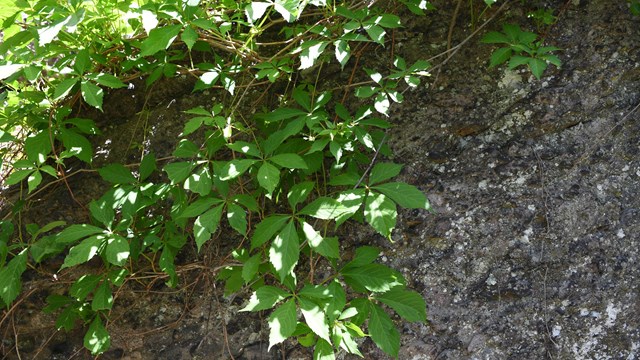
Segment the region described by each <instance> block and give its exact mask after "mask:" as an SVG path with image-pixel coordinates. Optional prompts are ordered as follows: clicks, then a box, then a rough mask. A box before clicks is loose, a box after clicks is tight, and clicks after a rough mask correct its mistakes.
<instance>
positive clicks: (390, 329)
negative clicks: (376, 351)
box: [369, 305, 400, 358]
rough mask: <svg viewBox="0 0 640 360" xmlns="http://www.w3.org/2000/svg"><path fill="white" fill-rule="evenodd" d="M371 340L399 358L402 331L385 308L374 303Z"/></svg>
mask: <svg viewBox="0 0 640 360" xmlns="http://www.w3.org/2000/svg"><path fill="white" fill-rule="evenodd" d="M369 334H370V335H371V340H373V342H375V343H376V345H378V347H380V349H382V351H384V352H386V353H387V354H389V355H391V356H393V357H395V358H397V357H398V351H399V350H400V333H399V332H398V330H397V329H396V327H395V325H394V324H393V321H391V318H389V315H387V313H386V312H384V310H383V309H382V308H381V307H380V306H378V305H373V308H372V309H371V317H370V318H369Z"/></svg>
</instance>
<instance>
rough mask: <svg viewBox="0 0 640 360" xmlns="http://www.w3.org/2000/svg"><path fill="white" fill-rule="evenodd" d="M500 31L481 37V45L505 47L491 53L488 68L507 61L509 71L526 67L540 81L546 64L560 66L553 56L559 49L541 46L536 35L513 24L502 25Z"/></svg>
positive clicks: (558, 60) (559, 62)
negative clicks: (501, 45)
mask: <svg viewBox="0 0 640 360" xmlns="http://www.w3.org/2000/svg"><path fill="white" fill-rule="evenodd" d="M502 31H503V32H497V31H491V32H489V33H487V34H485V35H484V36H483V37H482V40H481V41H482V42H483V43H486V44H504V45H505V46H503V47H501V48H499V49H497V50H495V51H494V52H493V54H492V55H491V59H490V61H489V67H494V66H498V65H500V64H502V63H505V62H507V61H508V66H509V69H514V68H516V67H518V66H521V65H526V66H528V67H529V70H531V73H532V74H533V75H534V76H535V77H536V78H537V79H540V77H541V76H542V73H543V72H544V71H545V70H546V68H547V67H548V64H553V65H555V66H556V67H560V66H561V64H562V63H561V61H560V59H559V58H558V57H557V56H556V55H554V54H553V52H554V51H558V50H560V49H559V48H557V47H555V46H543V45H542V41H541V40H539V39H538V35H537V34H536V33H532V32H528V31H523V30H522V29H521V28H520V26H518V25H513V24H503V25H502Z"/></svg>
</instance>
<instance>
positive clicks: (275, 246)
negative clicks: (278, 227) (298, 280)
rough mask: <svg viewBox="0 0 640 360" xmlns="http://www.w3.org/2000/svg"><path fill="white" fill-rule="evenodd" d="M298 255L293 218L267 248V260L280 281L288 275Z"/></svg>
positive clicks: (296, 235)
mask: <svg viewBox="0 0 640 360" xmlns="http://www.w3.org/2000/svg"><path fill="white" fill-rule="evenodd" d="M299 257H300V241H299V239H298V232H297V230H296V228H295V225H294V222H293V220H292V221H290V222H289V223H288V224H287V225H286V226H285V227H284V229H282V231H281V232H280V233H279V234H278V235H277V236H276V238H275V239H274V240H273V242H272V243H271V247H270V248H269V261H270V262H271V264H272V265H273V267H274V269H275V270H276V272H277V273H278V275H279V276H280V281H281V282H282V281H284V279H285V278H286V277H287V275H289V274H290V273H291V272H292V271H293V268H294V267H295V265H296V263H297V262H298V258H299Z"/></svg>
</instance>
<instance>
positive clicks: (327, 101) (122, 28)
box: [0, 0, 430, 359]
mask: <svg viewBox="0 0 640 360" xmlns="http://www.w3.org/2000/svg"><path fill="white" fill-rule="evenodd" d="M400 3H401V4H404V5H406V6H407V7H409V9H410V10H411V11H412V12H415V13H421V12H423V11H424V10H425V9H426V8H427V3H426V2H424V1H417V0H403V1H401V2H400ZM386 9H388V8H387V7H383V6H382V5H375V6H374V4H369V5H367V6H365V5H364V4H362V3H358V2H345V3H340V4H333V3H326V2H325V1H322V0H315V1H306V0H305V1H302V0H277V1H274V2H250V1H243V2H235V1H234V2H230V1H222V2H216V3H210V2H205V1H186V2H185V1H146V2H143V3H139V2H133V1H101V2H86V1H70V2H67V3H59V2H46V1H40V2H28V1H16V2H12V3H11V5H10V6H8V7H7V8H5V9H4V10H3V11H4V14H3V16H4V17H5V21H4V23H3V27H2V33H3V37H4V42H3V43H2V45H0V53H1V54H5V55H2V56H1V57H0V78H1V79H3V84H4V86H5V89H6V91H4V92H3V93H2V101H3V102H4V107H3V111H2V114H0V116H1V117H2V123H1V126H2V128H1V131H0V140H1V141H2V142H3V143H4V144H11V145H12V149H13V150H11V152H9V151H8V150H5V153H6V154H9V153H12V154H15V157H14V159H9V160H8V161H6V162H5V160H4V157H3V167H5V168H8V170H10V172H8V171H5V174H6V173H9V175H8V176H6V177H5V178H3V180H4V183H5V185H19V184H22V183H23V181H26V184H27V189H26V192H27V194H31V195H27V196H31V197H33V196H35V195H36V194H37V193H38V191H41V190H39V189H41V185H42V182H43V181H46V182H48V183H50V182H64V183H66V184H67V186H68V183H67V180H66V179H67V178H68V177H70V176H72V174H71V173H69V172H68V171H67V169H66V164H67V162H68V160H69V159H70V158H76V159H77V160H79V161H81V162H83V163H85V164H86V166H87V167H89V168H91V167H92V162H93V153H94V150H93V147H92V145H91V142H90V139H91V136H92V135H96V134H98V133H99V129H98V127H97V126H96V125H95V124H94V122H93V121H92V120H89V119H85V118H80V117H76V116H72V114H74V113H75V111H74V109H77V108H78V107H79V106H81V105H80V101H81V100H83V101H84V103H85V104H87V105H89V106H91V107H95V108H97V109H102V105H103V101H104V91H105V90H104V89H105V88H111V89H117V88H121V87H125V86H127V82H128V79H132V78H134V77H140V76H144V77H145V78H146V82H147V84H149V85H150V84H153V83H154V82H155V81H157V80H158V79H160V78H161V77H167V78H171V77H176V76H179V75H181V74H187V75H190V76H195V77H197V78H198V81H197V84H196V86H195V90H196V91H201V90H207V89H214V90H215V91H219V92H226V93H227V94H228V96H227V97H225V100H223V101H221V102H216V103H212V104H209V105H208V106H205V107H197V108H193V109H190V110H188V111H186V113H187V114H188V115H189V116H190V119H189V120H188V121H187V122H186V124H185V126H184V130H183V132H182V134H181V135H180V138H179V141H178V143H177V145H176V148H175V151H174V153H173V155H172V156H171V157H170V158H165V159H156V156H155V155H154V154H153V153H151V152H149V151H147V150H146V149H144V148H143V149H142V152H141V154H140V161H139V163H138V164H118V163H112V164H108V165H106V166H103V167H101V168H99V169H95V171H97V173H98V174H99V175H100V176H101V177H102V179H104V180H105V181H107V182H108V183H110V184H111V187H110V189H109V190H108V191H107V192H106V193H104V194H103V195H102V196H100V197H99V198H97V199H93V200H92V201H91V202H90V203H89V204H88V205H86V209H87V211H88V213H89V214H90V217H91V222H88V223H85V224H71V225H67V224H66V223H64V222H63V221H55V222H52V223H49V224H47V225H45V226H43V227H42V228H39V227H38V226H37V225H33V224H32V225H28V226H27V227H26V229H27V233H28V234H24V233H23V232H22V231H21V229H19V228H18V229H16V227H15V226H14V224H13V222H12V221H10V220H9V219H8V218H6V219H4V220H3V221H2V222H1V223H0V227H1V229H2V233H1V234H2V235H1V237H0V266H1V269H0V299H1V303H2V305H4V306H7V307H9V306H10V305H11V304H12V303H13V302H14V301H15V300H16V299H17V298H18V296H20V291H21V276H22V274H23V273H24V272H25V271H26V269H27V268H29V267H34V266H38V264H40V263H42V262H46V261H48V260H49V259H51V258H52V257H54V256H56V255H58V254H63V255H64V261H63V263H62V266H61V267H60V269H61V270H62V269H66V268H72V267H78V268H79V273H80V274H81V275H80V276H79V277H78V278H76V279H75V280H73V281H72V283H71V285H70V287H69V288H68V290H67V292H66V293H65V294H54V295H50V296H49V297H48V298H47V302H48V306H47V307H46V308H45V309H44V310H45V311H47V312H57V313H59V316H58V320H57V322H56V326H57V328H58V329H66V330H69V329H71V328H73V327H74V326H76V325H78V324H84V325H86V326H87V331H86V335H85V338H84V345H85V347H86V348H87V349H89V350H90V351H91V352H92V353H93V354H99V353H102V352H104V351H106V350H107V349H108V348H109V346H110V336H109V333H108V331H107V326H106V325H105V324H106V323H107V322H108V320H109V313H110V310H111V309H112V308H113V305H114V302H115V300H116V298H117V291H116V289H117V288H118V287H121V286H122V285H123V284H124V283H126V282H127V280H128V279H129V278H130V277H131V276H133V274H135V272H136V271H137V270H138V269H139V268H141V267H142V266H143V265H145V264H151V266H152V267H154V268H155V267H158V268H159V269H160V270H161V271H162V272H164V273H165V274H166V275H167V276H168V277H167V279H168V280H167V283H168V284H169V285H170V286H177V285H178V282H179V276H178V271H177V265H176V256H177V255H178V254H179V253H180V252H181V251H182V250H183V248H185V246H186V245H187V244H188V243H190V242H194V243H195V244H196V247H197V250H198V251H206V248H207V245H208V243H210V242H211V241H213V240H212V239H215V238H217V234H218V233H219V232H225V233H226V234H227V236H226V237H229V238H232V239H233V238H235V239H238V242H237V243H236V244H234V245H233V248H234V250H233V252H232V254H231V257H232V260H229V261H228V262H227V263H225V264H224V266H222V267H220V268H217V269H213V271H214V272H216V273H217V275H218V278H220V279H222V280H225V282H226V288H225V291H226V292H236V291H240V290H241V289H242V288H243V287H250V288H251V289H252V291H253V295H252V296H251V299H250V301H249V303H248V304H247V305H246V306H245V307H244V309H243V311H261V310H271V309H273V311H272V312H271V315H270V316H269V326H270V336H269V342H270V347H271V346H274V345H276V344H278V343H281V342H283V341H284V340H285V339H288V338H292V337H295V338H297V340H298V342H299V343H300V344H302V345H305V346H313V347H314V354H315V355H314V356H315V357H316V358H322V359H329V358H333V357H334V354H335V351H337V350H339V349H343V350H344V351H347V352H349V353H354V354H360V351H359V350H358V344H357V342H356V339H357V338H362V337H371V339H372V340H373V341H374V342H375V343H376V344H377V345H378V346H379V347H380V348H381V349H382V350H384V351H385V352H387V353H388V354H390V355H392V356H397V354H398V349H399V345H400V338H399V333H398V331H397V329H396V328H395V325H394V323H393V321H392V320H391V317H390V316H389V315H388V313H387V310H394V311H395V312H396V313H397V314H398V315H399V316H400V317H402V318H404V319H406V320H409V321H425V320H426V306H425V302H424V300H423V299H422V297H421V296H420V295H419V294H418V293H416V292H414V291H412V290H409V289H407V287H406V283H405V280H404V279H403V277H402V275H401V274H400V273H399V272H397V271H395V270H393V269H391V268H389V267H387V266H385V265H382V264H378V263H376V262H375V260H376V258H377V257H378V255H379V250H378V249H375V248H373V247H369V246H364V247H360V248H358V249H357V250H356V252H355V254H354V255H353V256H349V257H345V254H343V252H342V251H341V242H340V240H339V238H338V237H336V229H337V228H338V227H339V226H341V225H343V224H344V223H345V222H347V221H348V220H350V219H356V220H359V221H362V222H366V223H368V224H369V225H370V226H372V227H373V228H374V229H375V230H376V231H377V232H378V233H380V234H381V235H383V236H384V237H387V238H390V236H391V231H392V230H393V229H394V227H395V226H396V216H397V207H398V206H401V207H404V208H416V209H429V203H428V201H427V199H426V197H425V195H424V194H423V193H422V192H421V191H420V190H419V189H417V188H416V187H414V186H412V185H409V184H406V183H402V182H395V181H392V179H393V178H395V177H396V176H397V175H398V174H399V173H400V171H401V169H402V166H401V165H399V164H395V163H392V162H381V161H376V160H377V157H378V155H379V154H380V153H383V154H386V153H388V149H387V148H386V146H385V144H384V143H385V138H386V136H385V131H386V129H387V128H389V127H390V123H389V122H388V121H386V120H384V116H386V115H387V113H388V111H389V106H390V104H391V103H392V102H401V101H402V89H403V88H405V87H415V86H418V84H419V83H420V77H421V76H423V75H426V74H427V70H428V69H429V67H430V64H429V63H428V62H426V61H418V62H416V63H414V64H407V63H406V62H405V61H404V59H402V58H400V57H397V58H396V60H395V62H394V65H395V70H391V71H386V70H384V71H377V70H367V75H368V76H369V78H370V79H371V80H370V81H366V82H364V83H360V84H359V85H358V86H355V85H353V84H352V83H351V81H352V79H353V78H352V79H350V82H349V83H347V84H342V86H340V87H339V88H336V89H332V88H328V87H326V85H325V84H323V83H322V82H318V81H305V80H300V79H301V78H300V77H298V75H297V73H298V71H302V70H305V71H311V72H312V73H314V72H315V74H316V75H315V76H312V77H311V78H312V79H317V78H319V77H320V76H321V74H322V72H321V71H322V67H323V65H324V64H328V63H330V62H334V61H335V62H337V64H338V65H339V67H340V68H342V69H344V68H346V67H351V68H353V69H354V71H355V70H357V69H358V67H357V60H358V59H359V57H360V56H361V55H362V53H363V52H364V51H365V49H366V48H367V47H373V46H384V44H385V42H386V41H387V39H388V35H389V32H390V31H393V29H395V28H398V27H400V26H401V22H400V18H399V16H398V15H397V14H394V13H393V12H390V11H388V10H386ZM275 28H277V29H278V30H275ZM279 36H284V39H282V40H279V39H278V37H279ZM274 38H275V39H274ZM266 39H268V40H266ZM367 51H368V50H367ZM196 55H197V56H196ZM196 58H197V59H200V60H195V59H196ZM198 61H200V62H198ZM278 82H282V83H288V84H290V87H289V88H288V89H287V90H286V91H285V92H284V96H283V98H281V99H280V101H279V103H278V104H276V105H275V106H274V107H273V108H269V107H267V105H266V103H265V105H264V106H265V108H264V111H262V112H260V113H258V114H255V116H253V117H248V116H247V115H246V114H245V113H243V109H244V108H245V107H246V104H245V101H246V100H247V99H248V97H249V96H248V94H249V92H250V91H255V90H254V89H261V90H260V91H264V89H265V88H268V87H269V86H270V85H271V84H274V83H278ZM338 94H340V95H342V99H337V95H338ZM353 95H355V99H362V100H361V101H354V100H351V99H354V97H352V96H353ZM365 100H367V101H369V102H366V101H365ZM347 104H357V106H350V105H347ZM69 190H70V194H71V196H72V197H73V192H72V189H71V188H69ZM74 199H75V197H74ZM27 200H28V198H27ZM23 204H25V202H24V201H20V202H18V203H16V204H15V206H14V210H13V213H14V214H16V216H17V217H19V215H20V211H21V206H22V205H23ZM81 206H85V204H81ZM18 227H19V226H18ZM53 230H57V231H56V232H55V233H54V234H51V233H52V231H53ZM232 233H235V234H236V236H235V237H233V236H231V234H232ZM230 241H231V240H230ZM94 259H100V261H101V262H102V266H101V268H100V271H98V272H96V271H94V270H88V269H87V270H83V269H85V268H84V267H82V266H83V264H85V263H87V262H89V261H92V260H94ZM321 266H322V267H323V268H325V269H328V270H330V271H325V270H323V271H319V270H318V269H319V267H321ZM365 331H366V332H365Z"/></svg>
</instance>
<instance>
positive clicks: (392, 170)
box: [369, 162, 402, 185]
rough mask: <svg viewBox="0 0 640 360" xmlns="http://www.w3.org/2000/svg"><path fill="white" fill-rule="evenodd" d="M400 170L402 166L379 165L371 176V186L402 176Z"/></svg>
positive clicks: (392, 164) (374, 168)
mask: <svg viewBox="0 0 640 360" xmlns="http://www.w3.org/2000/svg"><path fill="white" fill-rule="evenodd" d="M400 170H402V165H401V164H395V163H390V162H386V163H377V164H376V165H375V166H374V167H373V169H372V170H371V174H370V175H369V185H375V184H378V183H381V182H383V181H385V180H389V179H391V178H394V177H396V176H398V174H400Z"/></svg>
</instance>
